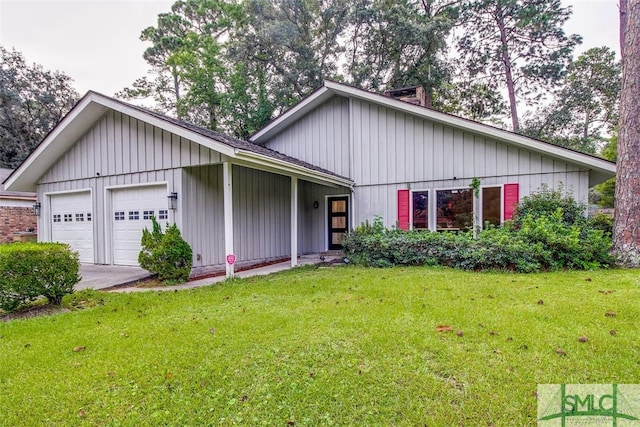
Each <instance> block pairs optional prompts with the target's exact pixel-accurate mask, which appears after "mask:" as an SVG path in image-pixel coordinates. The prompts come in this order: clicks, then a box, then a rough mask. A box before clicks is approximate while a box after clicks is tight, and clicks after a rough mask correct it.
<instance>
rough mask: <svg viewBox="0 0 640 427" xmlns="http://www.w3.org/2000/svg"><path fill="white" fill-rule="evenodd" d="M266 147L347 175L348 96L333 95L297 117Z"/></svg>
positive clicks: (348, 158) (348, 157) (348, 168)
mask: <svg viewBox="0 0 640 427" xmlns="http://www.w3.org/2000/svg"><path fill="white" fill-rule="evenodd" d="M266 146H267V147H269V148H271V149H272V150H275V151H279V152H281V153H285V154H287V155H289V156H291V157H295V158H296V159H300V160H304V161H305V162H308V163H311V164H312V165H316V166H320V167H321V168H324V169H326V170H329V171H331V172H334V173H336V174H338V175H341V176H350V175H351V170H350V155H349V100H348V99H347V98H344V97H339V96H335V97H333V98H332V99H331V100H329V101H327V102H326V103H324V104H323V105H321V106H320V107H318V108H316V109H315V110H314V111H312V112H311V113H310V114H307V115H306V116H304V117H303V118H302V119H300V120H298V121H297V122H296V123H294V124H293V125H292V126H290V127H288V128H287V129H285V130H284V131H282V132H281V133H280V134H278V135H276V136H275V138H273V139H272V140H270V141H269V142H268V143H267V144H266Z"/></svg>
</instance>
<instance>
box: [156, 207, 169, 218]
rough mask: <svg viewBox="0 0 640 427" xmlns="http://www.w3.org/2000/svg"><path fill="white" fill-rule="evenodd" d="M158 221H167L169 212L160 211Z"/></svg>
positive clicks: (165, 210)
mask: <svg viewBox="0 0 640 427" xmlns="http://www.w3.org/2000/svg"><path fill="white" fill-rule="evenodd" d="M158 219H169V211H168V210H167V209H160V210H159V211H158Z"/></svg>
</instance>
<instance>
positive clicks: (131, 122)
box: [39, 111, 221, 184]
mask: <svg viewBox="0 0 640 427" xmlns="http://www.w3.org/2000/svg"><path fill="white" fill-rule="evenodd" d="M220 162H221V156H220V153H217V152H215V151H212V150H209V149H208V148H206V147H203V146H201V145H200V144H196V143H194V142H192V141H189V140H187V139H185V138H181V137H179V136H177V135H173V134H171V133H169V132H167V131H164V130H162V129H160V128H157V127H154V126H151V125H149V124H147V123H144V122H141V121H139V120H136V119H134V118H132V117H129V116H126V115H124V114H121V113H118V112H115V111H109V112H108V113H107V114H105V116H104V117H102V119H100V120H99V121H98V122H97V123H96V124H95V125H94V126H93V128H91V130H89V132H87V133H86V134H85V135H84V136H82V137H81V138H80V140H79V141H78V142H77V143H76V144H74V145H73V147H72V148H71V149H70V150H69V151H68V152H67V153H65V155H64V156H63V157H62V158H60V159H59V160H58V161H57V162H56V163H55V164H54V165H53V166H52V167H51V168H50V169H49V170H48V171H47V172H45V174H44V175H43V176H42V178H41V179H40V181H39V183H40V184H46V183H52V182H61V181H73V180H78V179H87V178H94V177H98V176H120V175H127V174H135V173H147V172H151V171H160V170H166V169H176V168H180V167H184V166H194V165H203V164H211V163H220Z"/></svg>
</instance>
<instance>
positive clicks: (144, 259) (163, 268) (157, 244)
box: [138, 218, 193, 283]
mask: <svg viewBox="0 0 640 427" xmlns="http://www.w3.org/2000/svg"><path fill="white" fill-rule="evenodd" d="M151 220H152V222H153V226H152V229H151V231H149V230H147V228H145V229H144V230H142V250H141V251H140V254H139V255H138V262H139V263H140V267H142V268H144V269H145V270H147V271H149V272H150V273H153V274H157V275H158V279H159V280H161V281H163V282H165V283H176V282H185V281H186V280H187V279H188V278H189V273H191V267H192V265H193V255H192V251H191V246H189V243H187V242H186V241H185V240H184V239H183V238H182V236H181V235H180V230H179V229H178V226H177V225H175V224H173V225H170V226H167V230H166V231H165V232H164V233H163V232H162V228H161V227H160V224H158V221H156V219H155V218H151Z"/></svg>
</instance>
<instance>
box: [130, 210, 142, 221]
mask: <svg viewBox="0 0 640 427" xmlns="http://www.w3.org/2000/svg"><path fill="white" fill-rule="evenodd" d="M138 219H140V211H129V221H135V220H138Z"/></svg>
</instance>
